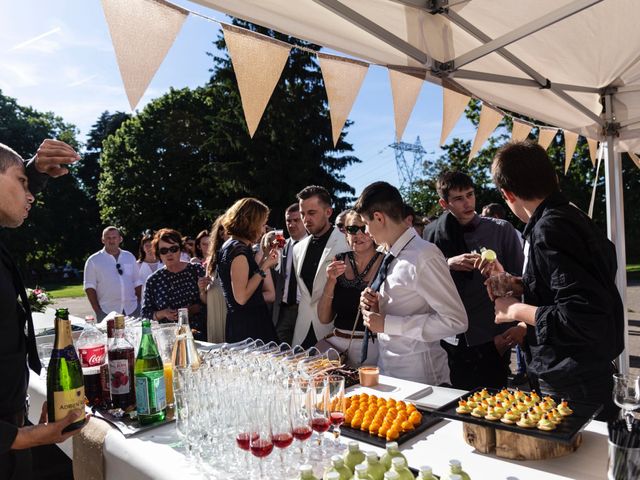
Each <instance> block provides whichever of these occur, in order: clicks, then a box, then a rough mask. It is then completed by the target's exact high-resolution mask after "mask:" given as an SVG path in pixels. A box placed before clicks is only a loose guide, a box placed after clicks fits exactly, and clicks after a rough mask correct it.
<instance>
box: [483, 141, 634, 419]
mask: <svg viewBox="0 0 640 480" xmlns="http://www.w3.org/2000/svg"><path fill="white" fill-rule="evenodd" d="M492 174H493V181H494V183H495V184H496V186H497V187H498V188H499V189H500V191H501V193H502V195H503V196H504V198H505V200H506V202H507V204H508V205H509V208H510V209H511V210H512V211H513V213H514V214H515V215H516V216H517V217H518V218H520V220H522V221H523V222H526V223H527V226H526V227H525V230H524V233H523V236H524V238H525V240H526V245H525V266H524V271H523V276H522V279H521V281H520V280H519V279H518V280H516V282H514V284H513V285H512V288H511V290H512V291H513V292H514V293H517V294H522V295H523V301H522V302H521V301H520V300H519V298H517V297H515V296H511V297H503V298H496V299H495V313H496V322H497V323H503V322H511V321H513V320H517V321H521V322H524V323H526V324H527V337H526V341H527V345H526V350H525V352H526V354H527V370H528V374H529V376H530V378H531V379H532V380H534V381H537V383H538V385H539V388H540V390H541V391H542V392H544V393H549V394H553V395H557V396H560V397H566V398H569V399H574V400H583V401H588V402H592V403H602V404H603V405H604V407H605V408H604V410H603V412H602V414H601V415H600V417H599V418H601V419H609V418H612V417H614V416H615V414H616V408H615V406H614V404H613V401H612V397H611V394H612V390H613V379H612V373H613V372H614V367H613V365H612V360H614V359H615V358H616V357H617V356H618V355H619V354H620V353H621V352H622V350H623V349H624V323H623V322H624V311H623V306H622V301H621V299H620V295H619V292H618V289H617V287H616V285H615V280H614V279H615V274H616V269H617V266H616V254H615V248H614V246H613V244H612V243H611V242H610V241H609V240H607V238H606V237H605V236H604V235H603V234H602V233H601V232H600V231H599V230H598V229H597V228H596V227H595V225H594V224H593V222H592V221H591V219H589V217H587V216H586V215H585V214H584V213H583V212H581V211H580V210H578V208H577V207H575V206H574V205H572V204H570V203H569V201H568V200H567V198H566V197H565V196H564V195H563V194H562V193H561V192H560V188H559V185H558V178H557V176H556V173H555V170H554V168H553V165H552V164H551V162H550V161H549V158H548V157H547V154H546V152H545V150H544V149H543V148H542V147H540V146H539V145H537V144H532V143H528V142H519V143H510V144H507V145H506V146H505V147H503V148H502V149H501V150H500V151H499V152H498V154H497V155H496V158H495V159H494V161H493V166H492ZM623 267H624V266H623ZM489 293H490V294H492V292H491V289H490V292H489Z"/></svg>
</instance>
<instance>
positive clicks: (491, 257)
mask: <svg viewBox="0 0 640 480" xmlns="http://www.w3.org/2000/svg"><path fill="white" fill-rule="evenodd" d="M481 251H482V253H481V254H480V258H482V260H486V261H487V262H494V261H495V260H496V259H497V258H498V255H496V252H494V251H493V250H491V249H490V248H483V249H481Z"/></svg>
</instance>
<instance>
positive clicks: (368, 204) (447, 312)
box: [354, 182, 467, 385]
mask: <svg viewBox="0 0 640 480" xmlns="http://www.w3.org/2000/svg"><path fill="white" fill-rule="evenodd" d="M354 209H355V210H356V212H358V213H359V214H360V215H361V216H362V218H363V220H364V222H365V223H366V225H367V231H368V232H369V234H370V235H371V236H372V237H373V239H374V240H375V242H376V243H377V244H379V245H386V246H387V253H386V256H385V259H384V260H383V262H382V266H381V268H380V271H379V272H378V275H381V274H382V275H383V278H384V281H383V282H382V284H381V287H380V291H379V292H374V291H373V290H372V289H371V288H367V289H365V290H364V292H363V293H362V297H361V304H360V305H361V308H362V316H363V320H364V324H365V326H367V327H368V328H369V329H370V330H371V332H373V333H377V334H378V341H379V342H380V345H379V347H378V348H379V350H380V354H379V359H378V365H379V367H380V369H381V373H383V374H385V375H390V376H393V377H397V378H402V379H405V380H412V381H415V382H420V383H426V384H430V385H441V384H448V383H449V367H448V365H447V354H446V353H445V351H444V350H443V349H442V347H441V346H440V340H442V339H443V338H446V337H450V336H453V335H457V334H459V333H464V332H465V331H466V330H467V314H466V312H465V309H464V305H463V304H462V300H460V295H459V294H458V291H457V289H456V287H455V285H454V283H453V280H452V278H451V274H450V273H449V267H448V266H447V262H446V260H445V258H444V256H443V255H442V252H441V251H440V250H439V249H438V247H436V246H435V245H433V244H432V243H429V242H427V241H426V240H423V239H422V238H420V237H419V236H418V234H417V233H416V231H415V230H414V229H413V228H411V227H409V226H407V224H406V223H405V222H404V215H403V201H402V197H401V196H400V192H399V191H398V189H397V188H395V187H394V186H392V185H390V184H388V183H386V182H375V183H372V184H371V185H369V186H368V187H366V188H365V189H364V191H363V192H362V194H361V195H360V197H359V198H358V201H357V202H356V205H355V207H354ZM375 283H376V282H375V280H374V284H375Z"/></svg>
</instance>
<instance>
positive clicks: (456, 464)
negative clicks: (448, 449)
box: [449, 458, 462, 467]
mask: <svg viewBox="0 0 640 480" xmlns="http://www.w3.org/2000/svg"><path fill="white" fill-rule="evenodd" d="M449 465H450V466H452V467H459V466H461V465H462V464H461V463H460V460H456V459H455V458H452V459H451V460H449Z"/></svg>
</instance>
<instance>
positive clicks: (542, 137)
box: [538, 128, 558, 150]
mask: <svg viewBox="0 0 640 480" xmlns="http://www.w3.org/2000/svg"><path fill="white" fill-rule="evenodd" d="M556 133H558V129H557V128H540V132H539V133H538V145H540V146H541V147H542V148H544V149H545V150H546V149H547V148H549V145H551V142H552V141H553V139H554V138H555V136H556Z"/></svg>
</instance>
